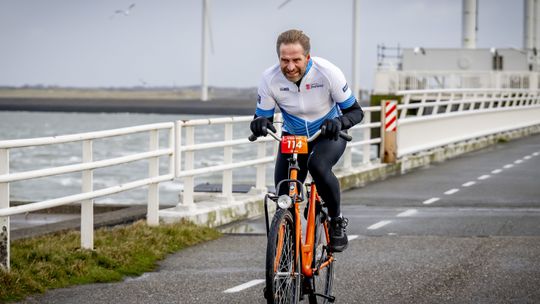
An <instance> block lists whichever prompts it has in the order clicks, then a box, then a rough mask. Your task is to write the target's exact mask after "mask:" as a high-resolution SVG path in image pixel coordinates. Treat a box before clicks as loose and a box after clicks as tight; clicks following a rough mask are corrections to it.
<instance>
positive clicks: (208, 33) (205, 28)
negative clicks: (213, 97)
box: [201, 0, 214, 101]
mask: <svg viewBox="0 0 540 304" xmlns="http://www.w3.org/2000/svg"><path fill="white" fill-rule="evenodd" d="M209 6H210V0H202V37H201V48H202V55H201V100H202V101H208V64H207V62H208V46H207V45H208V41H210V48H211V51H212V54H213V53H214V41H213V38H212V27H211V24H210V16H209V11H210V7H209Z"/></svg>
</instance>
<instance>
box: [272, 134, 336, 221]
mask: <svg viewBox="0 0 540 304" xmlns="http://www.w3.org/2000/svg"><path fill="white" fill-rule="evenodd" d="M346 145H347V142H346V141H345V140H344V139H342V138H339V139H338V140H337V141H334V140H333V139H328V138H323V137H322V136H321V137H319V138H317V139H316V140H315V141H313V142H311V143H309V145H308V152H309V153H308V154H298V165H299V167H300V170H299V172H298V180H299V181H301V182H302V183H303V182H304V180H305V179H306V176H307V172H308V170H309V173H310V174H311V177H313V181H314V182H315V185H317V190H318V192H319V195H320V196H321V198H322V199H323V201H324V202H325V204H326V206H327V207H328V213H329V215H330V217H336V216H339V215H340V213H341V211H340V198H341V195H340V194H341V193H340V190H339V181H338V179H337V178H336V176H335V175H334V173H333V172H332V167H333V166H334V165H335V164H336V163H337V162H338V160H339V158H340V157H341V155H342V154H343V152H344V151H345V146H346ZM290 157H291V155H290V154H281V147H280V151H279V154H278V156H277V160H276V168H275V171H274V181H275V183H276V186H277V184H278V182H279V181H281V180H284V179H287V178H289V172H288V168H289V162H288V161H287V159H289V158H290ZM306 169H307V170H306ZM278 191H279V193H278V194H279V195H281V194H287V193H288V187H287V185H282V186H281V189H279V190H278Z"/></svg>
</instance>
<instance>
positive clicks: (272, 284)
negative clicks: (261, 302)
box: [265, 209, 300, 304]
mask: <svg viewBox="0 0 540 304" xmlns="http://www.w3.org/2000/svg"><path fill="white" fill-rule="evenodd" d="M294 231H295V229H294V221H293V216H292V214H291V212H290V211H289V210H285V209H278V211H277V212H276V214H275V215H274V219H273V220H272V225H271V226H270V233H269V235H268V244H267V247H266V289H265V297H266V299H267V302H268V303H272V304H274V303H298V301H299V298H300V267H299V259H298V257H297V255H296V252H295V232H294Z"/></svg>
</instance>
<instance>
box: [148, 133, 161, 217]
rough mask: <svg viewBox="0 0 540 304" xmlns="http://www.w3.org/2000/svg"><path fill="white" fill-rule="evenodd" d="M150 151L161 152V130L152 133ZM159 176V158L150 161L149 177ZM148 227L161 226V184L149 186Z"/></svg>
mask: <svg viewBox="0 0 540 304" xmlns="http://www.w3.org/2000/svg"><path fill="white" fill-rule="evenodd" d="M149 148H150V149H149V150H150V151H156V150H159V130H151V131H150V145H149ZM156 176H159V156H156V157H152V158H150V159H149V160H148V177H156ZM146 222H147V224H148V226H158V225H159V183H152V184H150V185H148V211H147V215H146Z"/></svg>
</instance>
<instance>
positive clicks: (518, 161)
mask: <svg viewBox="0 0 540 304" xmlns="http://www.w3.org/2000/svg"><path fill="white" fill-rule="evenodd" d="M522 162H523V160H521V159H518V160H516V161H515V162H514V163H515V164H521V163H522Z"/></svg>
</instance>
